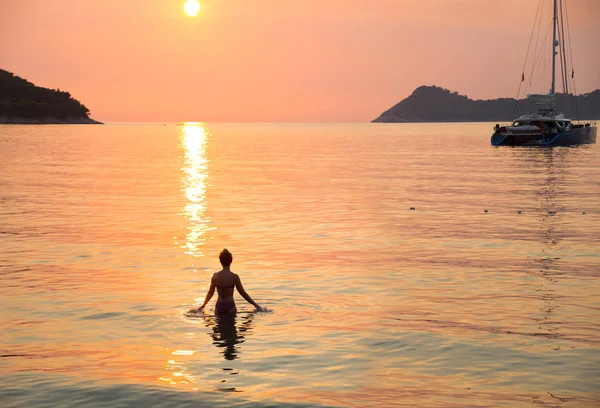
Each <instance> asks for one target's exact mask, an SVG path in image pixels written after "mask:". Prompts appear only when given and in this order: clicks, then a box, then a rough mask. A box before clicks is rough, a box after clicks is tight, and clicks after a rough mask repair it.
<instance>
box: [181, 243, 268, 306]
mask: <svg viewBox="0 0 600 408" xmlns="http://www.w3.org/2000/svg"><path fill="white" fill-rule="evenodd" d="M219 261H220V262H221V265H222V266H223V269H221V270H220V271H219V272H216V273H215V274H213V276H212V278H211V279H210V288H209V289H208V293H207V294H206V299H204V303H202V306H200V307H198V308H197V309H192V310H190V312H192V313H197V312H200V311H202V310H204V308H205V307H206V304H207V303H208V302H209V301H210V299H211V298H212V297H213V294H214V293H215V288H216V289H217V293H218V298H217V304H216V305H215V313H216V314H217V315H235V314H236V312H237V309H236V307H235V301H234V300H233V293H234V289H237V291H238V292H239V294H240V295H242V297H243V298H244V299H246V301H247V302H248V303H250V304H251V305H253V306H254V307H255V308H256V310H257V311H259V312H261V311H262V310H263V309H262V308H261V307H260V306H259V305H258V304H257V303H256V302H255V301H254V300H252V298H251V297H250V295H248V293H246V291H245V290H244V287H243V286H242V281H241V279H240V277H239V276H238V275H237V274H235V273H233V272H231V269H230V267H231V262H233V255H231V252H229V251H228V250H227V249H224V250H222V251H221V253H220V254H219Z"/></svg>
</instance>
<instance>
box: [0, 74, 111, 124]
mask: <svg viewBox="0 0 600 408" xmlns="http://www.w3.org/2000/svg"><path fill="white" fill-rule="evenodd" d="M2 123H14V124H21V123H22V124H66V123H77V124H100V122H98V121H95V120H94V119H92V118H90V111H89V109H88V108H86V107H85V105H83V104H82V103H81V102H79V101H78V100H76V99H74V98H73V97H72V96H71V94H70V93H69V92H64V91H61V90H59V89H56V90H54V89H48V88H42V87H39V86H35V85H34V84H32V83H31V82H29V81H27V80H25V79H23V78H20V77H18V76H16V75H14V74H12V73H11V72H8V71H5V70H3V69H0V124H2Z"/></svg>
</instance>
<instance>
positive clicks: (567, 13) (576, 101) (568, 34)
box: [565, 0, 579, 120]
mask: <svg viewBox="0 0 600 408" xmlns="http://www.w3.org/2000/svg"><path fill="white" fill-rule="evenodd" d="M565 19H566V20H567V38H568V40H569V58H570V60H571V80H572V81H573V96H574V97H575V112H576V113H577V120H579V103H578V99H577V88H576V87H575V66H574V63H573V47H571V26H570V24H569V6H568V5H567V0H565Z"/></svg>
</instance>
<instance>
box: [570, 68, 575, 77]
mask: <svg viewBox="0 0 600 408" xmlns="http://www.w3.org/2000/svg"><path fill="white" fill-rule="evenodd" d="M571 78H575V70H574V69H573V70H571Z"/></svg>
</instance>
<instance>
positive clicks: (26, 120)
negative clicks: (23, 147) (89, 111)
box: [0, 116, 103, 125]
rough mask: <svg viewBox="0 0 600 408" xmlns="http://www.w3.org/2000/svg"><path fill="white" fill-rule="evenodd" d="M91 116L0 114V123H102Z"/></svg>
mask: <svg viewBox="0 0 600 408" xmlns="http://www.w3.org/2000/svg"><path fill="white" fill-rule="evenodd" d="M102 124H103V123H102V122H98V121H97V120H94V119H92V118H65V119H59V118H40V119H31V118H21V117H15V116H0V125H102Z"/></svg>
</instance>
